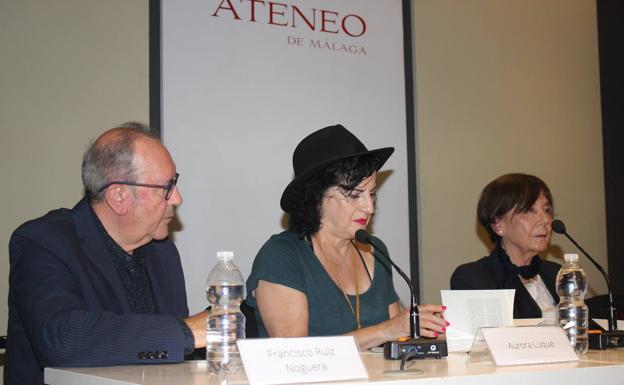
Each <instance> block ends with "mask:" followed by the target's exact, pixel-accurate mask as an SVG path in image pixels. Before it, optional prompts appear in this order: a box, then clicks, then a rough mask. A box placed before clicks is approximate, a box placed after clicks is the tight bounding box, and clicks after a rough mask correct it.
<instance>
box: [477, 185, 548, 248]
mask: <svg viewBox="0 0 624 385" xmlns="http://www.w3.org/2000/svg"><path fill="white" fill-rule="evenodd" d="M542 192H543V193H544V195H545V196H546V199H547V200H548V203H550V205H551V206H552V205H553V198H552V194H551V193H550V189H549V188H548V186H547V185H546V183H544V181H543V180H541V179H540V178H538V177H536V176H533V175H527V174H520V173H514V174H505V175H503V176H499V177H498V178H496V179H494V180H493V181H491V182H490V183H488V185H487V186H485V188H484V189H483V191H482V192H481V197H480V198H479V204H478V205H477V217H478V218H479V223H481V226H483V228H484V229H485V230H486V231H487V233H488V235H489V237H490V239H491V240H492V242H494V243H495V244H497V243H498V242H500V239H501V237H500V235H498V234H496V232H495V231H494V229H493V228H492V224H493V223H495V222H496V220H497V219H500V218H502V217H503V216H504V215H505V214H506V213H507V212H508V211H509V210H511V209H514V210H515V212H516V213H526V212H527V211H529V210H530V209H531V207H533V204H535V201H537V198H539V195H540V193H542Z"/></svg>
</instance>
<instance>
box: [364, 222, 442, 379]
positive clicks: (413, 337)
mask: <svg viewBox="0 0 624 385" xmlns="http://www.w3.org/2000/svg"><path fill="white" fill-rule="evenodd" d="M355 239H356V240H357V241H358V242H361V243H366V244H369V245H371V246H372V247H373V248H374V249H375V250H377V251H378V252H379V253H380V254H382V255H383V256H384V257H385V258H386V260H387V261H388V262H390V264H391V265H392V267H393V268H394V269H395V270H396V271H397V272H398V273H399V275H400V276H401V277H402V278H403V279H404V280H405V282H406V283H407V285H408V286H409V289H410V296H411V298H410V300H411V301H410V302H411V303H410V339H409V340H407V341H403V340H400V341H388V342H386V343H385V344H384V357H385V358H386V359H401V360H402V362H401V370H403V368H404V366H405V361H407V360H408V359H411V358H426V357H434V358H441V357H446V356H447V355H448V349H447V346H446V341H438V340H436V339H428V338H421V337H420V318H419V317H420V315H419V313H418V302H417V301H416V290H415V289H414V285H413V284H412V281H411V280H410V279H409V277H408V276H407V274H405V273H404V272H403V270H402V269H401V268H400V267H399V266H397V264H396V263H394V262H393V261H392V259H390V257H389V256H388V254H386V253H385V252H384V251H383V250H382V249H381V248H380V247H379V246H377V245H376V244H375V243H374V242H373V240H372V239H371V236H370V234H368V232H367V231H366V230H363V229H360V230H358V231H356V233H355Z"/></svg>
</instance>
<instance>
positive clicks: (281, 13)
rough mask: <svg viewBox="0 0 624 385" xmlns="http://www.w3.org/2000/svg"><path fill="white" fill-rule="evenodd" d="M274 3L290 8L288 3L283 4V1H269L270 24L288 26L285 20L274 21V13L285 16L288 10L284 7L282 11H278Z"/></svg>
mask: <svg viewBox="0 0 624 385" xmlns="http://www.w3.org/2000/svg"><path fill="white" fill-rule="evenodd" d="M274 5H279V6H282V7H284V9H286V8H288V5H287V4H282V3H273V2H269V24H273V25H281V26H282V27H286V26H287V25H288V22H287V21H286V22H284V23H283V24H280V23H276V22H274V19H273V15H279V16H284V15H285V14H286V12H285V11H284V9H282V12H277V11H276V10H275V9H274V8H275V7H274Z"/></svg>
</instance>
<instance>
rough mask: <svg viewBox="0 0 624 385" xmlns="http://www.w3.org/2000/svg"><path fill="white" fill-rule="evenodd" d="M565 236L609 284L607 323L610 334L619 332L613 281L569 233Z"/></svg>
mask: <svg viewBox="0 0 624 385" xmlns="http://www.w3.org/2000/svg"><path fill="white" fill-rule="evenodd" d="M563 235H565V236H566V237H567V238H568V239H569V240H570V242H572V244H574V246H576V247H577V248H578V249H579V250H581V252H582V253H583V255H585V256H586V257H587V259H589V260H590V262H591V263H593V264H594V266H596V268H597V269H598V271H600V273H601V274H602V276H603V277H604V279H605V281H606V282H607V296H608V298H609V307H608V316H607V318H608V320H607V321H608V322H609V331H610V332H612V331H617V315H616V313H617V309H616V308H615V302H614V301H613V292H612V291H611V281H609V276H608V275H607V272H606V271H604V269H603V268H602V266H600V265H599V264H598V262H596V261H595V260H594V259H593V258H592V257H590V256H589V254H587V252H586V251H585V250H584V249H583V248H582V247H581V246H580V245H579V244H578V243H576V241H575V240H574V239H573V238H572V237H571V236H570V235H569V234H568V233H567V232H565V231H564V232H563Z"/></svg>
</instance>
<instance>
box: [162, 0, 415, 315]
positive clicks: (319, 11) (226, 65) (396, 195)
mask: <svg viewBox="0 0 624 385" xmlns="http://www.w3.org/2000/svg"><path fill="white" fill-rule="evenodd" d="M280 4H282V5H280ZM284 4H285V5H284ZM252 11H253V12H252ZM301 15H303V16H304V17H305V19H306V20H304V19H303V17H302V16H301ZM309 24H311V25H312V26H310V25H309ZM161 28H162V29H161V32H162V107H161V108H162V110H161V111H162V117H163V118H162V119H163V120H162V134H163V139H164V142H165V144H166V145H167V146H168V148H169V149H170V150H171V152H172V154H173V157H174V159H175V161H176V163H177V167H178V171H179V172H180V174H181V176H180V183H179V187H180V191H181V193H182V196H183V198H184V204H183V205H182V206H181V207H180V208H179V210H178V218H179V220H180V222H181V224H182V229H181V230H180V231H179V232H177V233H175V241H176V244H177V245H178V248H179V250H180V253H181V255H182V260H183V265H184V271H185V274H186V284H187V294H188V299H189V307H190V310H191V312H192V313H194V312H196V311H199V310H201V309H203V308H204V307H205V306H206V305H207V303H206V298H205V293H204V290H205V287H204V285H205V283H204V281H205V278H206V276H207V275H208V272H209V270H210V269H211V267H212V266H213V264H214V263H215V253H216V252H217V251H218V250H233V251H234V253H235V262H236V263H237V264H238V266H239V267H240V269H241V271H242V273H243V275H244V276H245V277H247V276H248V275H249V272H250V270H251V264H252V262H253V258H254V256H255V254H256V252H257V251H258V250H259V248H260V246H261V245H262V244H263V243H264V242H265V241H266V240H267V239H268V238H269V236H270V235H271V234H273V233H277V232H280V231H282V230H283V229H284V226H285V223H286V221H285V219H284V216H283V215H284V214H283V212H282V211H281V209H280V207H279V199H280V196H281V193H282V191H283V189H284V187H285V186H286V185H287V184H288V182H289V181H290V180H291V179H292V177H293V171H292V152H293V150H294V148H295V146H296V144H297V143H298V142H299V141H300V140H301V139H302V138H303V137H304V136H306V135H307V134H309V133H311V132H313V131H315V130H317V129H319V128H322V127H325V126H328V125H332V124H336V123H341V124H343V125H344V126H345V127H347V128H348V129H349V130H350V131H352V132H353V133H354V134H356V135H357V136H358V137H359V138H360V139H361V140H362V141H363V142H364V144H365V145H366V146H367V147H368V148H369V149H370V148H378V147H384V146H394V147H395V148H396V151H395V153H394V154H393V156H392V157H391V158H390V160H389V161H388V162H387V163H386V165H385V166H384V168H383V170H388V171H390V175H389V177H388V178H387V179H386V180H385V182H384V183H383V184H382V185H380V189H379V200H378V205H377V214H376V215H375V219H374V222H373V224H372V227H371V228H370V229H369V230H370V231H371V232H372V233H374V234H375V235H377V236H379V237H380V238H381V239H383V240H384V241H385V242H386V244H387V245H388V248H389V251H390V253H391V256H392V257H393V259H394V260H395V261H396V262H397V263H398V264H399V265H400V266H401V267H402V268H403V269H404V270H405V271H408V272H409V259H410V258H409V235H408V212H407V211H408V210H407V207H408V191H407V160H406V159H407V157H406V134H405V131H406V130H405V127H406V121H405V117H406V113H405V91H404V87H405V82H404V69H403V68H404V62H403V31H402V15H401V1H400V0H384V1H379V0H341V1H321V0H305V1H304V0H301V1H294V0H289V1H287V0H282V1H280V3H279V4H277V3H274V4H273V5H271V4H270V2H269V1H266V2H264V4H263V2H260V1H255V2H253V1H239V0H232V1H227V0H184V1H163V2H162V25H161ZM394 277H395V287H396V289H397V291H398V292H399V295H400V296H401V298H402V299H403V300H404V301H405V300H407V299H408V298H409V294H408V289H407V287H406V285H405V283H404V282H403V281H402V280H401V279H400V278H398V275H397V274H395V275H394Z"/></svg>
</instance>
